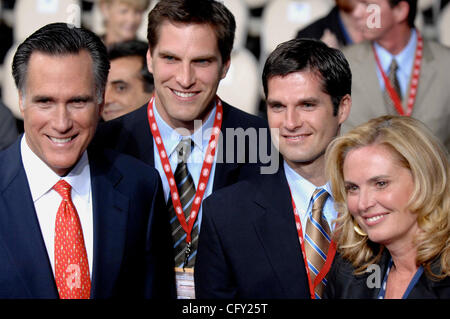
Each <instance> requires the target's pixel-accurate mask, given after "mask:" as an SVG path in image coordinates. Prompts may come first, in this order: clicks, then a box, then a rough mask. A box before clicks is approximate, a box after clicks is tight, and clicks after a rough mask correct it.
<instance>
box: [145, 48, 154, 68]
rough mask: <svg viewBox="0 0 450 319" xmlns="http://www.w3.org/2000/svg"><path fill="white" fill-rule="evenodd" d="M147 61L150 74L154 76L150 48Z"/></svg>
mask: <svg viewBox="0 0 450 319" xmlns="http://www.w3.org/2000/svg"><path fill="white" fill-rule="evenodd" d="M146 59H147V69H148V72H150V73H152V74H153V66H152V54H151V53H150V48H149V49H148V50H147V54H146Z"/></svg>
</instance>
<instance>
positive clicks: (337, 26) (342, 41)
mask: <svg viewBox="0 0 450 319" xmlns="http://www.w3.org/2000/svg"><path fill="white" fill-rule="evenodd" d="M326 29H328V30H330V32H332V33H333V34H334V35H335V36H336V39H337V40H338V43H339V45H340V46H346V45H348V44H349V43H348V41H347V38H346V37H345V34H344V30H343V27H342V23H341V18H340V17H339V8H338V7H337V6H335V7H333V9H332V10H331V11H330V12H329V13H328V14H327V15H326V16H325V17H323V18H320V19H318V20H317V21H314V22H313V23H311V24H310V25H308V26H306V27H305V28H303V29H302V30H300V31H298V33H297V36H296V37H297V38H311V39H317V40H320V39H321V38H322V36H323V34H324V32H325V30H326Z"/></svg>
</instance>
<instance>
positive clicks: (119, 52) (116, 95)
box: [102, 40, 154, 121]
mask: <svg viewBox="0 0 450 319" xmlns="http://www.w3.org/2000/svg"><path fill="white" fill-rule="evenodd" d="M147 50H148V45H147V43H145V42H143V41H139V40H130V41H126V42H119V43H116V44H113V45H111V46H110V47H108V57H109V61H110V63H111V68H110V70H109V74H108V82H107V83H106V92H105V107H104V108H103V112H102V117H103V119H104V120H105V121H110V120H112V119H115V118H117V117H119V116H122V115H124V114H127V113H130V112H131V111H134V110H136V109H137V108H139V107H140V106H142V104H144V103H146V102H148V100H149V99H150V97H151V96H152V94H153V89H154V83H153V75H152V74H151V73H150V72H149V71H148V68H147V59H146V55H147Z"/></svg>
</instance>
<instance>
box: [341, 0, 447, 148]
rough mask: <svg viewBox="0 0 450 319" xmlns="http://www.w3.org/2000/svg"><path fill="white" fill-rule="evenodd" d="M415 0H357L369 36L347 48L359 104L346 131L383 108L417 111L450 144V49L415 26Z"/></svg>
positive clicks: (381, 112)
mask: <svg viewBox="0 0 450 319" xmlns="http://www.w3.org/2000/svg"><path fill="white" fill-rule="evenodd" d="M416 9H417V0H370V1H366V0H358V1H357V6H356V8H355V10H354V11H353V15H354V17H355V18H356V19H357V21H358V24H359V27H360V29H361V30H362V32H363V35H364V38H365V39H366V40H367V41H365V42H362V43H359V44H357V45H355V46H352V47H348V48H345V49H344V54H345V56H346V57H347V59H348V61H349V63H350V67H351V69H352V72H353V87H352V92H353V94H352V97H353V104H354V106H355V107H353V108H352V111H351V113H350V116H349V118H348V120H347V121H346V122H345V125H344V127H343V130H344V131H347V130H349V129H351V128H353V127H355V126H357V125H359V124H362V123H364V122H366V121H368V120H369V119H371V118H374V117H378V116H381V115H384V114H400V115H405V116H413V117H415V118H417V119H419V120H421V121H422V122H424V123H425V124H426V125H427V126H428V127H429V128H430V129H431V130H432V132H433V133H434V134H435V135H436V136H437V137H438V138H439V139H440V141H441V142H442V143H444V144H445V146H446V147H447V149H450V128H449V125H448V123H449V121H450V107H449V105H450V90H448V89H447V86H448V82H449V80H450V50H449V49H448V48H445V47H444V46H442V45H440V44H438V43H436V42H434V41H430V40H426V39H422V36H421V34H420V32H419V30H417V29H416V28H415V27H414V19H415V16H416Z"/></svg>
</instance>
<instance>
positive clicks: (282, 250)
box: [254, 165, 309, 298]
mask: <svg viewBox="0 0 450 319" xmlns="http://www.w3.org/2000/svg"><path fill="white" fill-rule="evenodd" d="M261 177H262V178H264V181H261V183H260V184H259V185H261V188H260V191H257V195H256V197H255V203H256V204H257V205H258V206H260V207H261V208H263V214H262V215H261V216H259V217H258V218H257V219H256V220H255V222H254V225H255V229H256V232H257V234H258V237H259V239H260V241H261V243H262V245H263V246H264V249H265V252H266V254H267V257H268V259H269V260H270V263H271V266H272V268H273V271H274V272H275V274H276V275H277V278H278V280H279V282H280V284H281V287H282V288H283V290H284V292H285V296H286V298H289V296H291V297H292V298H295V297H296V296H301V295H304V296H309V288H308V279H307V277H306V268H305V264H304V262H303V257H302V253H301V247H300V243H299V240H298V234H297V230H296V227H295V219H294V212H293V208H292V205H291V197H290V191H289V186H288V184H287V180H286V177H285V175H284V170H283V169H282V165H281V167H280V169H279V170H278V173H276V174H272V175H261Z"/></svg>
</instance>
